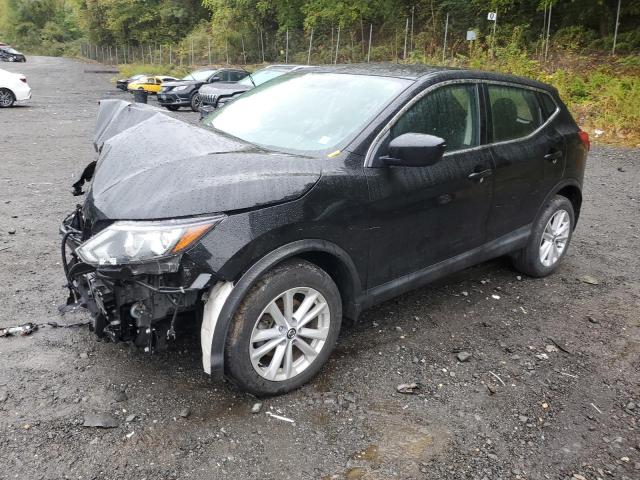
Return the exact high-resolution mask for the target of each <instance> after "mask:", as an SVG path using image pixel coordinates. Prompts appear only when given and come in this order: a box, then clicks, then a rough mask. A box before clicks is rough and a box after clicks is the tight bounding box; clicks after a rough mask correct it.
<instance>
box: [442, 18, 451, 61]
mask: <svg viewBox="0 0 640 480" xmlns="http://www.w3.org/2000/svg"><path fill="white" fill-rule="evenodd" d="M448 33H449V12H447V19H446V20H445V22H444V44H443V45H442V61H443V62H444V59H445V58H446V54H447V34H448Z"/></svg>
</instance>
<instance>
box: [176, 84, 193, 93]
mask: <svg viewBox="0 0 640 480" xmlns="http://www.w3.org/2000/svg"><path fill="white" fill-rule="evenodd" d="M187 88H189V85H180V86H179V87H174V88H173V91H174V92H183V91H184V90H186V89H187Z"/></svg>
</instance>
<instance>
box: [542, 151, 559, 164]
mask: <svg viewBox="0 0 640 480" xmlns="http://www.w3.org/2000/svg"><path fill="white" fill-rule="evenodd" d="M561 158H562V150H556V151H555V152H550V153H547V154H546V155H545V156H544V159H545V160H547V161H548V162H551V163H556V162H557V161H558V160H559V159H561Z"/></svg>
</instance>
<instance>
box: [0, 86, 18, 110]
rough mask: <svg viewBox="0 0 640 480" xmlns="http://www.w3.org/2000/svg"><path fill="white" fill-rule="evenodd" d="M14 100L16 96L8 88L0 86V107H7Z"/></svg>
mask: <svg viewBox="0 0 640 480" xmlns="http://www.w3.org/2000/svg"><path fill="white" fill-rule="evenodd" d="M15 101H16V97H15V95H14V94H13V92H12V91H11V90H9V89H8V88H0V108H9V107H11V106H12V105H13V103H14V102H15Z"/></svg>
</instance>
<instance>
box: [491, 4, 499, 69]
mask: <svg viewBox="0 0 640 480" xmlns="http://www.w3.org/2000/svg"><path fill="white" fill-rule="evenodd" d="M496 25H498V9H497V8H496V18H495V20H494V21H493V35H492V38H491V57H495V56H496Z"/></svg>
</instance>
